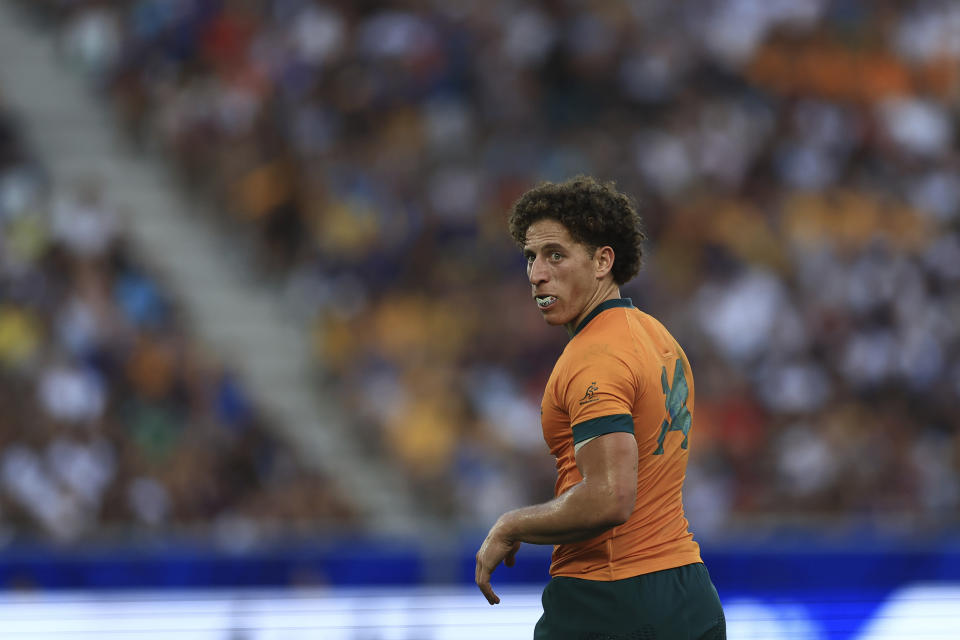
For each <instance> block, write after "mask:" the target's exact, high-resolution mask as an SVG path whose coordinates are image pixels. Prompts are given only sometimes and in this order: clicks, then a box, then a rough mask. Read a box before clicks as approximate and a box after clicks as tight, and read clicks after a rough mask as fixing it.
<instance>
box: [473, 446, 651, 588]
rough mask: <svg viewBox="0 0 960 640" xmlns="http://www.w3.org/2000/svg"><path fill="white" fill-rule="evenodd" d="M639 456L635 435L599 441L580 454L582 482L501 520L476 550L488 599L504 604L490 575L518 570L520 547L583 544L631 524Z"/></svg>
mask: <svg viewBox="0 0 960 640" xmlns="http://www.w3.org/2000/svg"><path fill="white" fill-rule="evenodd" d="M637 458H638V453H637V441H636V440H635V439H634V437H633V434H631V433H621V432H617V433H608V434H605V435H602V436H600V437H597V438H595V439H594V440H592V441H591V442H588V443H587V444H585V445H584V446H583V447H582V448H581V449H580V451H578V452H577V454H576V460H577V467H578V469H579V470H580V475H582V476H583V480H581V481H580V482H578V483H577V484H575V485H574V486H573V487H571V488H570V489H569V490H568V491H566V492H564V493H563V494H562V495H559V496H557V497H556V498H554V499H553V500H550V501H549V502H544V503H542V504H535V505H530V506H527V507H521V508H519V509H514V510H513V511H508V512H507V513H505V514H503V515H502V516H500V518H499V519H498V520H497V522H496V523H495V524H494V525H493V527H491V528H490V531H489V533H487V537H486V539H485V540H484V541H483V544H482V545H481V546H480V550H479V551H478V552H477V567H476V575H475V580H476V583H477V586H478V587H480V591H482V592H483V595H484V596H486V598H487V601H488V602H489V603H490V604H497V603H499V602H500V598H499V596H497V595H496V594H495V593H494V592H493V589H492V588H491V586H490V575H491V574H492V573H493V571H494V569H496V568H497V566H498V565H499V564H500V563H501V562H503V563H504V564H505V565H507V566H508V567H509V566H513V562H514V556H515V555H516V553H517V550H518V549H519V548H520V543H522V542H528V543H531V544H565V543H569V542H579V541H581V540H588V539H590V538H593V537H595V536H597V535H599V534H601V533H603V532H604V531H606V530H607V529H610V528H612V527H615V526H617V525H619V524H623V523H624V522H626V521H627V519H628V518H629V517H630V514H631V513H633V506H634V502H635V501H636V497H637Z"/></svg>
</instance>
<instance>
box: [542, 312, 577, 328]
mask: <svg viewBox="0 0 960 640" xmlns="http://www.w3.org/2000/svg"><path fill="white" fill-rule="evenodd" d="M543 320H544V322H546V323H547V324H548V325H550V326H551V327H562V326H563V325H565V324H567V323H568V322H571V320H572V318H564V317H562V316H559V315H557V314H550V313H545V314H543Z"/></svg>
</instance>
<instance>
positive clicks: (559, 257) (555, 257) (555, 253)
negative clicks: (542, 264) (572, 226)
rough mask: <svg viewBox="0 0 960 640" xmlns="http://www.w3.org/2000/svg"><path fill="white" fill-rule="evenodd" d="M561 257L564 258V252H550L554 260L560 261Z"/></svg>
mask: <svg viewBox="0 0 960 640" xmlns="http://www.w3.org/2000/svg"><path fill="white" fill-rule="evenodd" d="M561 258H563V254H562V253H560V252H559V251H554V252H553V253H551V254H550V259H551V260H553V261H554V262H558V261H559V260H560V259H561Z"/></svg>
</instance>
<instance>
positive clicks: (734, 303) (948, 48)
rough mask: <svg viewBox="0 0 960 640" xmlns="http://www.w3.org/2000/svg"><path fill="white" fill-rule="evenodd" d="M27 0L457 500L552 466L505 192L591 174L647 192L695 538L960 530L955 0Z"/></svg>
mask: <svg viewBox="0 0 960 640" xmlns="http://www.w3.org/2000/svg"><path fill="white" fill-rule="evenodd" d="M29 4H31V5H33V9H34V10H36V11H37V12H38V15H40V16H41V17H42V19H44V20H45V21H47V23H48V24H49V25H50V26H51V28H52V29H55V30H56V33H57V34H58V37H59V42H60V47H61V50H62V53H63V56H64V60H65V61H68V62H69V63H70V64H74V65H75V66H77V67H78V68H79V70H80V71H81V72H83V73H85V74H87V75H88V76H89V77H90V79H91V82H92V83H93V84H94V85H95V86H96V87H97V88H98V90H99V91H100V92H101V94H102V95H103V96H104V98H105V99H107V100H108V101H110V103H111V104H112V106H113V108H114V109H115V112H116V114H117V115H118V117H119V119H120V121H121V122H122V123H123V126H124V127H125V128H126V129H127V131H128V132H129V134H130V136H131V137H132V138H133V139H134V140H136V141H137V142H138V144H140V145H142V146H143V148H144V149H148V150H155V151H158V152H160V153H162V154H163V155H164V156H165V157H167V158H168V159H169V161H170V162H171V164H172V166H174V167H176V168H177V169H178V171H179V172H180V174H181V175H182V178H183V183H184V186H185V187H186V188H188V189H190V190H191V191H192V192H193V193H194V194H196V195H197V196H198V197H206V198H210V199H212V200H213V201H214V202H216V203H217V204H218V206H219V208H220V210H221V211H223V220H221V222H222V223H223V224H224V225H225V226H226V227H229V228H231V229H233V230H234V232H235V233H236V234H237V237H238V245H240V246H246V245H247V244H251V245H252V246H253V247H254V250H253V251H252V252H251V259H253V260H255V261H257V263H258V264H259V265H260V267H261V268H262V269H264V271H265V272H267V273H270V274H271V277H273V278H275V279H276V281H277V282H278V283H280V285H281V286H284V287H286V288H287V291H288V295H289V298H290V299H291V301H292V302H293V303H295V304H297V305H299V307H300V308H301V310H302V312H303V313H304V314H305V316H306V317H308V318H309V319H310V322H312V323H313V325H314V326H315V332H314V335H315V345H314V348H315V351H316V357H317V360H318V368H320V369H322V371H324V372H325V375H326V378H325V380H324V382H323V384H325V385H332V386H333V387H335V388H336V389H337V390H338V392H339V395H340V397H342V398H343V400H344V402H345V403H346V406H347V407H348V408H349V409H350V410H351V411H352V413H353V415H354V416H355V421H356V431H357V433H358V434H359V436H360V437H362V438H364V439H365V440H366V441H368V442H369V443H370V445H371V446H372V447H375V448H377V450H379V451H382V452H383V453H384V455H387V456H390V457H391V458H392V459H394V460H396V461H397V462H398V463H399V464H400V465H402V466H403V467H404V468H405V469H406V470H407V472H408V474H409V475H410V477H411V479H412V482H414V484H415V486H418V487H419V488H420V491H421V492H422V495H424V496H425V500H426V501H427V502H428V504H431V505H432V506H433V509H434V510H435V511H436V512H437V513H440V514H443V515H444V516H445V517H447V518H449V519H450V520H451V521H454V522H463V523H477V522H488V521H489V520H490V519H491V518H492V517H494V516H495V515H496V514H498V513H500V512H501V511H502V510H503V509H504V508H505V507H509V506H512V505H515V504H519V503H523V502H527V501H531V500H537V499H542V498H543V497H545V496H547V495H549V493H550V485H551V483H552V469H551V468H550V466H549V461H548V460H544V457H545V456H544V451H543V446H542V443H541V442H540V436H539V433H538V431H537V407H538V403H539V393H540V392H541V390H542V384H543V381H544V380H545V379H546V375H547V373H548V370H549V367H550V365H551V363H552V361H553V358H554V357H555V355H556V354H557V353H558V351H559V349H560V348H562V340H563V336H562V335H555V332H554V333H551V332H549V331H547V330H545V329H544V328H543V327H541V326H540V321H539V319H538V318H537V317H536V314H535V313H533V310H532V305H531V303H530V302H529V300H528V299H527V296H526V289H525V282H524V280H523V272H522V263H521V261H520V259H519V256H518V254H517V252H516V251H515V249H514V248H513V247H511V246H510V245H509V244H508V242H507V238H506V232H505V229H504V218H505V211H506V210H507V209H508V208H509V205H510V204H511V202H512V200H513V199H514V198H515V197H516V196H517V195H518V194H519V193H520V192H521V191H522V190H523V189H524V188H526V187H527V186H528V185H530V184H531V183H533V182H535V181H536V180H538V179H543V178H546V179H559V178H563V177H566V176H568V175H571V174H575V173H579V172H584V173H591V174H595V175H598V176H601V177H603V178H606V179H615V180H616V181H617V182H618V184H619V185H620V186H621V187H622V188H624V189H626V190H627V191H629V192H632V193H634V194H636V195H637V196H638V199H639V201H640V202H641V204H642V207H643V209H644V211H645V217H646V221H647V225H648V231H649V235H650V236H651V238H652V243H651V251H650V256H649V259H648V267H647V269H646V271H645V273H644V275H643V277H642V278H641V279H640V281H639V282H637V283H636V284H635V285H633V286H631V287H630V288H628V289H627V291H626V293H627V294H628V295H630V296H632V297H633V298H634V300H635V301H636V302H637V303H638V305H639V306H641V307H642V308H647V309H649V310H651V311H652V312H653V313H654V314H655V315H658V316H660V317H662V318H663V319H664V320H665V322H666V324H667V326H669V327H670V328H671V330H672V331H673V333H674V334H675V335H677V336H678V337H679V339H680V341H681V343H683V344H684V345H685V346H686V348H687V351H688V354H689V356H690V359H691V362H692V363H693V366H694V369H695V371H696V373H697V381H698V385H697V389H698V394H697V398H698V417H697V422H696V425H695V427H694V435H693V436H692V437H693V438H694V440H693V442H694V446H693V448H692V452H693V453H692V456H691V470H690V476H689V478H688V485H687V489H686V492H687V493H686V495H687V504H688V511H689V513H690V517H691V519H692V520H693V521H694V522H695V525H696V529H697V531H698V532H699V533H701V535H702V534H707V535H710V534H713V535H717V536H722V535H730V534H732V533H733V532H736V531H738V530H740V528H741V527H744V526H749V527H753V528H756V527H762V526H770V527H778V526H781V525H790V524H799V523H800V521H803V522H814V521H815V522H817V526H818V527H821V528H822V527H823V525H824V523H827V522H831V521H833V522H836V523H838V524H841V525H849V524H850V523H856V524H874V525H879V526H880V527H881V528H883V527H893V528H895V529H897V530H909V531H911V532H913V533H917V532H923V531H929V530H939V529H942V528H943V527H945V526H948V525H955V524H956V523H957V513H960V511H958V507H960V489H958V487H960V430H958V424H960V419H958V413H957V408H956V407H957V406H958V400H960V397H958V396H960V329H958V327H960V323H958V322H957V317H958V313H960V311H958V309H960V294H958V292H960V287H958V286H957V283H958V280H960V231H958V229H960V226H958V225H960V222H958V220H960V216H958V213H960V177H958V176H960V171H958V170H960V156H958V152H957V148H958V145H957V142H958V131H957V129H958V126H957V113H956V108H955V106H954V105H955V104H956V98H957V95H958V93H960V74H958V73H957V69H958V65H960V47H958V45H957V43H958V42H960V7H958V6H957V5H956V4H954V3H945V2H920V3H900V2H893V1H887V0H883V1H878V2H869V3H867V2H826V1H824V0H816V1H811V2H804V3H791V2H768V3H744V2H736V1H733V0H727V1H721V2H693V3H673V2H667V1H664V2H647V3H572V2H569V3H568V2H545V1H544V2H525V3H513V2H483V3H447V2H440V1H437V2H413V1H410V2H402V1H398V2H392V3H389V6H387V7H385V6H383V5H382V4H381V3H370V2H346V1H331V2H322V3H320V2H307V1H301V0H275V1H267V0H263V1H255V0H250V1H248V2H200V1H187V0H184V1H182V2H164V1H159V0H140V1H138V2H132V3H131V2H119V1H105V0H100V1H86V0H84V1H73V0H70V1H67V0H44V1H43V2H36V1H35V2H31V3H29ZM681 4H682V6H681ZM680 43H682V46H681V44H680ZM518 487H522V489H520V490H518V489H517V488H518Z"/></svg>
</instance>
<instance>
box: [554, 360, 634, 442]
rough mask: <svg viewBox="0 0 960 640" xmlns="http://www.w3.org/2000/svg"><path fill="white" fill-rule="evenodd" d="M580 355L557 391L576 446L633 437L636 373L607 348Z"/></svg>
mask: <svg viewBox="0 0 960 640" xmlns="http://www.w3.org/2000/svg"><path fill="white" fill-rule="evenodd" d="M578 355H579V357H577V358H576V359H575V360H574V361H573V362H572V363H571V366H570V368H569V370H568V375H567V376H565V379H564V380H563V381H561V384H560V385H558V387H559V388H558V389H557V391H558V393H557V396H558V397H557V399H558V401H559V404H560V405H561V407H562V408H563V409H564V410H565V411H566V412H567V415H568V416H570V425H571V427H572V429H573V442H574V444H575V445H576V444H577V443H579V442H583V441H584V440H587V439H588V438H594V437H596V436H600V435H604V434H607V433H614V432H617V431H624V432H627V433H633V415H632V411H633V405H634V401H635V399H636V397H637V394H638V391H639V389H638V388H637V382H636V377H635V376H634V375H633V372H632V371H631V370H630V368H629V367H628V366H627V364H626V363H625V362H624V361H623V360H622V359H621V358H619V357H617V356H616V354H614V353H611V352H610V351H609V349H607V348H606V345H595V346H593V347H590V348H588V349H586V350H585V352H584V353H582V354H578Z"/></svg>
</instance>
